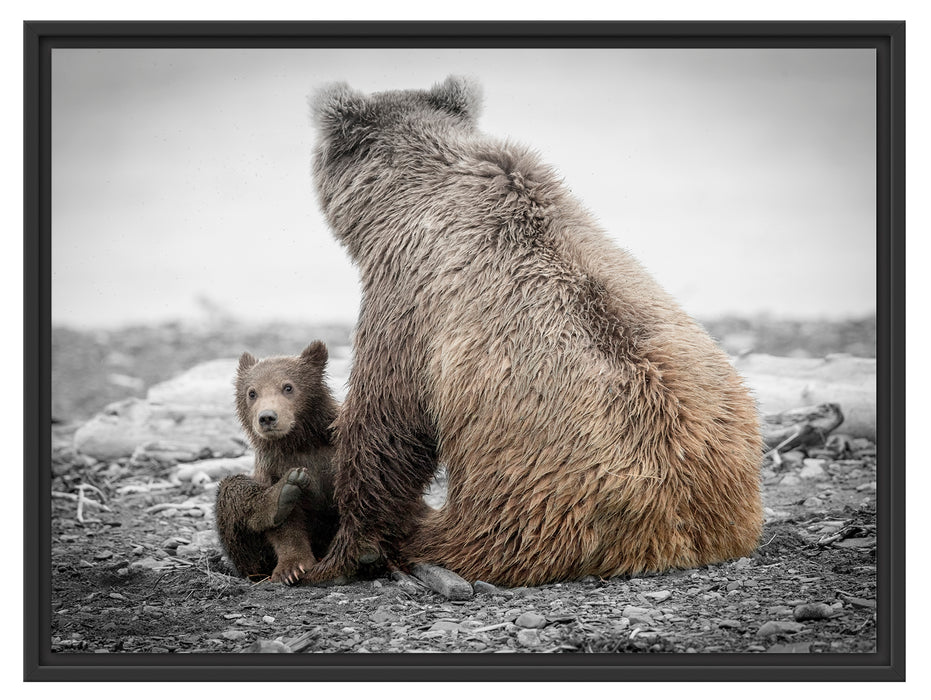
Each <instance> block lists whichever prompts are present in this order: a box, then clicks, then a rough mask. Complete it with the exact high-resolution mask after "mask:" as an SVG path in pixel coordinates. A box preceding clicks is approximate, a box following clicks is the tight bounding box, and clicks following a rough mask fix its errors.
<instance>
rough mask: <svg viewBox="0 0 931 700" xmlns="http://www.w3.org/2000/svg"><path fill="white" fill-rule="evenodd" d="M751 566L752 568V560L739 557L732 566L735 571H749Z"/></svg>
mask: <svg viewBox="0 0 931 700" xmlns="http://www.w3.org/2000/svg"><path fill="white" fill-rule="evenodd" d="M751 566H753V560H752V559H750V558H749V557H741V558H740V559H738V560H737V562H736V563H735V564H734V567H735V568H737V569H749V568H750V567H751Z"/></svg>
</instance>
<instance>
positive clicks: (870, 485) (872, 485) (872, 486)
mask: <svg viewBox="0 0 931 700" xmlns="http://www.w3.org/2000/svg"><path fill="white" fill-rule="evenodd" d="M857 491H860V492H864V491H866V492H870V493H875V492H876V482H875V481H867V482H866V483H865V484H860V485H859V486H857Z"/></svg>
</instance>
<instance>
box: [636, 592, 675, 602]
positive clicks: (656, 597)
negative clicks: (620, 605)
mask: <svg viewBox="0 0 931 700" xmlns="http://www.w3.org/2000/svg"><path fill="white" fill-rule="evenodd" d="M642 595H643V597H644V598H649V599H650V600H653V601H655V602H657V603H662V602H663V601H664V600H669V599H670V598H671V597H672V593H671V592H670V591H665V590H663V591H650V592H648V593H643V594H642Z"/></svg>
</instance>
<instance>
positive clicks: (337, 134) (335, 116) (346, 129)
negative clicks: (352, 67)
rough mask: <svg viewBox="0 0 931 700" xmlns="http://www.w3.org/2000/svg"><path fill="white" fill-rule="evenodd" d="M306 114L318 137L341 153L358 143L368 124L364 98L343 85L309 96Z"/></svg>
mask: <svg viewBox="0 0 931 700" xmlns="http://www.w3.org/2000/svg"><path fill="white" fill-rule="evenodd" d="M309 102H310V112H311V117H312V118H313V121H314V124H315V125H316V126H317V130H318V131H319V132H320V135H321V136H322V137H323V138H324V139H327V140H329V141H331V143H332V144H333V145H335V146H341V147H342V148H341V150H351V149H352V148H354V147H355V146H356V145H358V143H360V142H361V141H362V139H363V138H364V135H365V133H366V131H367V130H368V127H369V125H370V124H371V123H372V115H371V108H370V106H369V103H368V101H367V100H366V98H365V96H364V95H363V94H362V93H360V92H356V91H355V90H353V89H352V88H351V87H349V85H348V84H346V83H342V82H340V83H331V84H329V85H324V86H323V87H321V88H320V89H318V90H317V91H316V92H315V93H314V94H312V95H311V96H310V99H309Z"/></svg>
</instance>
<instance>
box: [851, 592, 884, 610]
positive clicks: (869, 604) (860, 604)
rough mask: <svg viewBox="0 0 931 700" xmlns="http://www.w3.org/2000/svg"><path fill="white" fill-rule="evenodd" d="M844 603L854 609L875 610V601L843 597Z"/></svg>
mask: <svg viewBox="0 0 931 700" xmlns="http://www.w3.org/2000/svg"><path fill="white" fill-rule="evenodd" d="M844 602H845V603H849V604H850V605H852V606H854V607H855V608H874V609H875V608H876V601H875V600H871V599H867V598H858V597H856V596H852V595H847V596H844Z"/></svg>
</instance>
